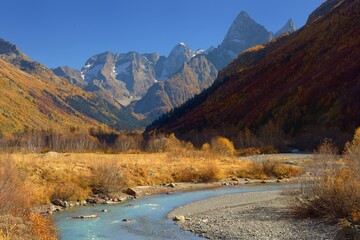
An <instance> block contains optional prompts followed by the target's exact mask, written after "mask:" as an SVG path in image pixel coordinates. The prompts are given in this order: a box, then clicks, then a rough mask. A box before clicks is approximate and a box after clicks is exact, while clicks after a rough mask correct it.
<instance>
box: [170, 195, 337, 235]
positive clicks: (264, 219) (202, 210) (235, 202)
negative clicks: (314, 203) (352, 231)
mask: <svg viewBox="0 0 360 240" xmlns="http://www.w3.org/2000/svg"><path fill="white" fill-rule="evenodd" d="M288 205H289V199H288V196H286V195H284V194H283V191H269V192H252V193H240V194H231V195H225V196H220V197H215V198H211V199H207V200H203V201H199V202H195V203H191V204H188V205H185V206H182V207H179V208H177V209H175V210H173V211H172V212H171V213H169V214H168V217H170V218H172V217H174V216H179V215H183V216H185V217H186V218H187V219H188V220H186V221H182V222H179V226H180V227H181V228H182V229H184V230H187V231H191V232H194V233H196V234H197V235H199V236H202V237H206V238H209V239H284V240H285V239H286V240H291V239H294V240H295V239H296V240H299V239H304V240H305V239H309V240H310V239H334V237H335V235H336V232H337V230H338V228H339V227H338V226H337V225H336V224H334V223H330V222H325V221H324V220H319V219H299V218H296V217H294V216H292V215H291V214H290V211H289V209H288Z"/></svg>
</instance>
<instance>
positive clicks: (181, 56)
mask: <svg viewBox="0 0 360 240" xmlns="http://www.w3.org/2000/svg"><path fill="white" fill-rule="evenodd" d="M195 55H196V53H195V52H194V51H192V50H191V49H190V48H189V47H188V46H187V45H186V44H185V43H183V42H181V43H179V44H178V45H176V46H175V47H174V48H173V49H172V50H171V52H170V54H169V56H168V57H167V58H163V59H162V61H160V62H159V63H158V66H157V68H158V71H157V73H158V74H157V76H158V79H160V80H167V79H169V77H171V76H173V75H174V74H175V73H176V72H177V71H179V70H180V68H181V67H182V66H183V64H184V63H186V62H187V61H189V60H190V59H191V58H192V57H194V56H195Z"/></svg>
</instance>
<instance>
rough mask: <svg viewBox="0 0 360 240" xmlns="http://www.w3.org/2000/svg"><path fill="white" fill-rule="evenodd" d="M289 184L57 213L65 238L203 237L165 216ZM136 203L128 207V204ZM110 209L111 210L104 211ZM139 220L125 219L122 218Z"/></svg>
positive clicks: (157, 197) (183, 194)
mask: <svg viewBox="0 0 360 240" xmlns="http://www.w3.org/2000/svg"><path fill="white" fill-rule="evenodd" d="M287 186H288V185H281V184H276V185H268V184H266V185H256V186H251V185H241V186H231V187H222V188H216V189H211V190H209V189H208V190H198V191H192V192H179V193H173V194H170V195H167V194H161V195H155V196H151V197H148V198H141V199H135V200H131V201H128V202H125V203H122V204H116V205H97V206H85V207H73V208H70V209H69V210H66V211H63V212H60V213H57V214H55V215H54V219H55V223H56V226H57V227H58V229H59V233H60V236H61V239H63V240H74V239H76V240H82V239H84V240H85V239H87V240H88V239H89V240H100V239H189V240H193V239H202V238H199V237H197V236H195V235H194V234H192V233H190V232H185V231H182V230H181V229H180V228H179V227H178V226H177V225H176V224H175V223H174V222H173V221H172V220H171V219H167V218H166V215H167V214H168V213H169V212H170V211H171V210H173V209H174V208H176V207H179V206H182V205H185V204H188V203H191V202H195V201H199V200H203V199H206V198H210V197H215V196H219V195H224V194H232V193H241V192H259V191H271V190H279V189H282V188H285V187H287ZM129 203H131V204H134V206H128V204H129ZM103 209H107V210H108V212H102V210H103ZM92 214H97V215H99V216H100V217H99V218H96V219H73V218H72V217H73V216H79V215H92ZM124 218H129V219H135V220H136V222H123V221H122V219H124Z"/></svg>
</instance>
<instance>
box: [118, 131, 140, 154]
mask: <svg viewBox="0 0 360 240" xmlns="http://www.w3.org/2000/svg"><path fill="white" fill-rule="evenodd" d="M141 144H142V138H141V137H140V136H139V135H136V136H132V135H127V134H120V135H119V136H118V137H117V139H116V141H115V145H114V148H115V149H116V150H118V151H120V152H129V151H131V150H132V151H139V150H141Z"/></svg>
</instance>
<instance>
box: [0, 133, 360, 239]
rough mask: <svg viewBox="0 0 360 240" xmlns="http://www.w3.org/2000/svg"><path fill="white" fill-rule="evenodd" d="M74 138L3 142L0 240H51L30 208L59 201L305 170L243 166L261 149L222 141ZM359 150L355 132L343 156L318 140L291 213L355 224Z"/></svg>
mask: <svg viewBox="0 0 360 240" xmlns="http://www.w3.org/2000/svg"><path fill="white" fill-rule="evenodd" d="M34 133H35V132H33V134H34ZM73 134H74V135H72V136H77V137H74V138H72V139H71V138H69V137H67V136H66V135H60V134H53V135H51V136H50V137H49V136H46V135H44V136H41V135H39V133H36V134H35V137H34V136H32V135H31V134H29V135H23V138H21V137H20V136H17V137H18V138H17V139H15V138H12V139H9V138H8V139H5V141H4V137H3V138H2V140H3V144H2V145H1V146H3V148H2V149H3V153H2V154H1V155H0V173H1V174H0V202H1V203H2V204H1V205H0V239H56V238H57V231H56V228H55V227H54V225H53V223H52V222H51V219H50V218H48V217H47V216H43V215H40V214H35V213H33V212H31V210H30V209H31V207H33V206H37V205H43V204H49V203H50V202H52V201H54V200H57V199H60V200H67V201H69V200H70V201H71V200H73V201H77V200H84V199H86V198H88V197H90V196H92V195H93V194H104V195H109V194H116V193H119V192H121V191H122V190H124V189H126V188H127V187H133V186H144V185H145V186H152V185H158V184H161V183H169V182H197V183H201V182H213V181H218V180H221V179H225V178H237V177H243V178H245V177H246V178H257V179H267V178H287V177H293V176H298V175H300V174H301V173H302V172H303V170H302V168H300V167H298V166H295V165H291V164H285V163H281V162H278V161H262V162H253V161H249V160H242V159H241V156H240V157H239V154H243V153H244V152H249V153H250V154H251V153H259V152H260V151H261V149H255V150H254V149H236V148H235V147H234V144H233V143H232V142H231V141H230V140H228V139H226V138H223V137H216V138H213V139H212V140H211V141H210V142H209V143H205V144H203V146H202V147H201V148H195V147H194V146H193V145H192V144H191V143H189V142H185V141H181V140H179V139H177V138H176V137H175V135H174V134H171V135H169V136H164V135H160V136H153V137H151V138H150V139H148V141H144V140H143V139H142V138H141V137H140V135H136V134H118V135H116V134H103V135H101V134H92V135H89V134H86V133H83V132H78V133H73ZM25 136H26V137H25ZM29 136H32V137H29ZM35 139H36V140H35ZM4 143H6V144H4ZM359 149H360V129H358V130H357V131H356V134H355V137H354V140H352V141H351V142H350V143H348V144H347V145H346V148H345V151H344V154H343V155H338V152H337V150H336V149H335V147H334V146H333V145H332V144H331V142H329V141H324V143H323V144H322V145H321V146H320V147H319V149H318V151H317V152H318V154H316V159H314V161H312V162H311V163H307V164H306V165H305V166H304V168H305V170H306V171H307V172H309V173H310V176H311V179H310V187H308V188H301V191H300V193H299V195H297V200H296V201H294V203H293V206H294V209H295V210H296V212H297V213H300V214H301V215H304V214H306V215H307V216H308V215H311V216H319V215H324V214H326V215H327V216H331V217H336V218H345V219H347V220H348V221H349V222H352V223H358V221H359V215H360V211H359V207H358V206H359V200H360V194H359V190H358V189H360V188H359V184H360V183H359V182H360V181H359V179H360V178H359V175H358V174H359V172H358V170H359V168H358V167H359V156H360V154H359V153H360V150H359ZM51 150H57V151H51ZM339 156H341V157H339ZM314 164H315V166H314ZM315 170H316V171H315Z"/></svg>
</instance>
